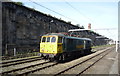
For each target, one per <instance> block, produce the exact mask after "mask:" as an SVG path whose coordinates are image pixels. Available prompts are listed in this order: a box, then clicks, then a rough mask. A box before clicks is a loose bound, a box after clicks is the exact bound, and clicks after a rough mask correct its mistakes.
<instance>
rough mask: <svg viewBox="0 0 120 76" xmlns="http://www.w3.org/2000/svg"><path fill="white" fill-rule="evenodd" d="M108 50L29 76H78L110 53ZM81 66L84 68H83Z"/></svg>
mask: <svg viewBox="0 0 120 76" xmlns="http://www.w3.org/2000/svg"><path fill="white" fill-rule="evenodd" d="M109 49H110V48H108V49H105V50H103V51H100V52H98V53H96V54H95V53H94V55H90V56H85V57H82V58H79V59H76V60H73V61H71V62H67V63H62V64H58V65H56V66H52V67H49V68H46V69H44V70H40V71H36V72H34V73H31V74H30V75H31V76H32V75H39V74H52V75H54V76H57V75H63V74H65V75H66V74H72V75H73V74H74V75H76V74H78V75H80V74H81V73H80V71H81V72H84V71H85V70H87V69H89V68H90V67H92V66H93V65H94V64H95V63H97V62H98V61H99V60H100V59H102V58H103V57H104V56H106V55H107V54H108V53H110V52H111V51H109ZM87 63H88V64H87ZM83 66H85V67H83ZM82 67H83V68H82ZM76 68H77V69H76Z"/></svg>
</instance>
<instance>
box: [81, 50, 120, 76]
mask: <svg viewBox="0 0 120 76" xmlns="http://www.w3.org/2000/svg"><path fill="white" fill-rule="evenodd" d="M118 70H119V68H118V53H117V52H116V51H115V49H114V50H112V51H111V53H109V54H108V55H106V56H105V57H104V58H103V59H101V60H100V61H99V62H97V63H96V64H95V65H94V66H93V67H91V68H90V69H88V70H87V71H85V72H84V73H83V74H94V75H96V74H99V75H101V74H103V75H114V76H119V71H118Z"/></svg>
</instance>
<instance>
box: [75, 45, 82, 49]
mask: <svg viewBox="0 0 120 76" xmlns="http://www.w3.org/2000/svg"><path fill="white" fill-rule="evenodd" d="M83 47H84V46H83V45H77V46H76V48H83Z"/></svg>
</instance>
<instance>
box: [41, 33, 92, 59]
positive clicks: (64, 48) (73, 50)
mask: <svg viewBox="0 0 120 76" xmlns="http://www.w3.org/2000/svg"><path fill="white" fill-rule="evenodd" d="M91 43H92V41H91V39H89V38H80V37H72V36H68V35H65V34H62V33H50V34H46V35H43V36H42V37H41V41H40V53H39V56H41V57H43V58H45V59H50V60H58V61H62V60H65V59H67V58H70V57H75V56H78V55H81V54H85V53H89V52H91Z"/></svg>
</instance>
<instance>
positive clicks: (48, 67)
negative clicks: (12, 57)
mask: <svg viewBox="0 0 120 76" xmlns="http://www.w3.org/2000/svg"><path fill="white" fill-rule="evenodd" d="M109 49H111V48H107V49H105V50H103V51H99V52H97V53H96V54H95V53H94V55H91V56H88V57H87V58H85V59H84V58H81V59H83V60H80V61H79V60H77V62H76V63H75V64H73V65H71V62H67V63H62V64H58V63H55V62H50V61H45V60H41V59H40V58H39V57H38V58H36V59H34V58H30V59H31V61H30V60H29V59H28V60H27V59H24V61H23V60H18V62H16V61H10V62H2V63H6V65H8V64H9V63H10V64H13V65H10V64H9V66H8V67H2V68H3V69H4V68H6V69H7V68H9V67H10V68H11V67H12V69H10V70H3V72H2V73H0V74H1V75H16V76H21V75H31V74H54V76H57V75H61V74H76V75H81V74H82V73H83V72H84V71H86V70H87V69H89V68H90V67H92V66H93V65H94V64H95V63H97V62H98V61H99V60H101V59H102V58H103V57H104V56H106V55H107V54H109V53H110V51H109ZM37 59H38V60H39V61H38V60H37ZM32 60H33V61H35V62H33V61H32ZM36 60H37V61H36ZM19 61H20V62H19ZM25 61H28V62H29V63H27V62H25ZM13 62H15V63H13ZM73 62H75V61H73ZM24 64H26V65H24ZM19 65H20V66H21V67H18V66H19ZM2 66H4V65H2ZM14 66H15V67H16V68H13V67H14ZM81 66H85V67H83V68H82V67H81ZM62 67H63V68H62ZM77 68H79V69H78V71H76V70H77ZM74 70H75V71H74Z"/></svg>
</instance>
